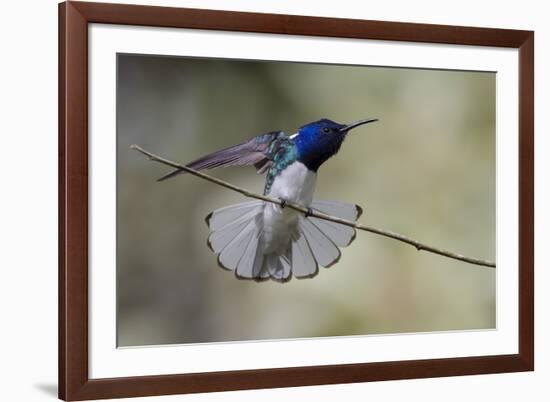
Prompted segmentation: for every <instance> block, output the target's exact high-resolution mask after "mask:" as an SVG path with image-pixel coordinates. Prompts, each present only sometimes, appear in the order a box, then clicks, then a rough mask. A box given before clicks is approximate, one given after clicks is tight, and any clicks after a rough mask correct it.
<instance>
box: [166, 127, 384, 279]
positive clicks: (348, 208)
mask: <svg viewBox="0 0 550 402" xmlns="http://www.w3.org/2000/svg"><path fill="white" fill-rule="evenodd" d="M375 121H377V119H364V120H359V121H357V122H355V123H351V124H347V125H346V124H338V123H336V122H334V121H332V120H329V119H321V120H318V121H315V122H312V123H308V124H306V125H304V126H302V127H300V128H299V129H298V131H297V132H296V133H295V134H293V135H290V136H289V135H287V134H285V133H284V132H282V131H273V132H269V133H267V134H262V135H259V136H257V137H254V138H252V139H250V140H249V141H246V142H244V143H242V144H239V145H235V146H232V147H229V148H225V149H222V150H220V151H217V152H214V153H212V154H209V155H206V156H203V157H202V158H199V159H197V160H195V161H193V162H191V163H189V164H187V165H186V166H188V167H190V168H193V169H195V170H204V169H214V168H218V167H227V166H245V165H254V166H255V167H256V169H257V171H258V173H265V172H267V177H266V183H265V188H264V194H265V195H269V196H271V197H276V198H279V199H281V201H282V202H283V206H284V202H293V203H297V204H300V205H303V206H305V207H307V208H310V209H311V210H318V211H320V212H323V213H326V214H328V215H333V216H336V217H340V218H344V219H348V220H352V221H355V220H357V219H358V218H359V216H360V214H361V208H360V207H359V206H357V205H354V204H348V203H343V202H339V201H314V200H313V193H314V191H315V182H316V177H317V171H318V169H319V167H320V166H321V165H322V164H323V163H324V162H326V161H327V160H328V159H329V158H330V157H331V156H333V155H335V154H336V153H337V152H338V151H339V150H340V146H341V145H342V143H343V142H344V139H345V138H346V135H347V134H348V133H349V131H350V130H351V129H353V128H356V127H359V126H361V125H363V124H367V123H371V122H375ZM181 173H184V171H183V170H175V171H173V172H171V173H169V174H167V175H166V176H163V177H161V178H160V179H159V181H162V180H166V179H168V178H170V177H173V176H175V175H177V174H181ZM206 222H207V224H208V226H209V227H210V230H211V232H212V233H211V234H210V236H209V237H208V246H209V247H210V249H211V250H212V251H213V252H214V253H215V254H216V255H217V257H218V264H219V265H220V266H222V267H223V268H225V269H229V270H232V271H234V272H235V275H236V276H237V277H238V278H241V279H254V280H265V279H269V278H271V279H274V280H276V281H279V282H285V281H287V280H290V279H291V277H292V275H294V276H295V277H297V278H308V277H309V278H310V277H313V276H315V275H316V274H317V272H318V265H321V266H323V267H329V266H331V265H333V264H335V263H336V262H337V261H338V259H339V258H340V250H339V248H338V247H345V246H348V245H349V244H350V243H351V242H352V241H353V240H354V238H355V229H353V228H351V227H349V226H344V225H341V224H338V223H334V222H331V221H326V220H322V219H318V218H315V217H311V216H310V217H308V216H304V215H303V214H300V213H299V212H297V211H295V210H292V209H290V208H284V207H281V206H280V205H277V204H273V203H269V202H264V201H250V202H245V203H241V204H236V205H231V206H228V207H225V208H221V209H217V210H215V211H213V212H211V213H210V214H209V215H208V216H207V218H206Z"/></svg>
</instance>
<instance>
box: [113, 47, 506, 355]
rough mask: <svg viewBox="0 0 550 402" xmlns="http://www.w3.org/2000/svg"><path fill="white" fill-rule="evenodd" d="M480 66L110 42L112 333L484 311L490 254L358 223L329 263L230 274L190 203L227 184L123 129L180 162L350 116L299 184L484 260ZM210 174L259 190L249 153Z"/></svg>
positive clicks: (485, 103) (202, 337)
mask: <svg viewBox="0 0 550 402" xmlns="http://www.w3.org/2000/svg"><path fill="white" fill-rule="evenodd" d="M495 78H496V77H495V74H494V73H488V72H460V71H438V70H420V69H397V68H378V67H363V66H339V65H318V64H302V63H287V62H261V61H231V60H213V59H193V58H173V57H161V56H140V55H119V56H118V89H117V119H118V121H117V124H118V127H117V130H118V134H117V142H118V143H117V147H118V149H117V158H118V160H117V309H118V311H117V327H118V328H117V333H118V340H117V341H118V345H119V346H135V345H150V344H172V343H194V342H216V341H234V340H255V339H275V338H300V337H318V336H341V335H360V334H383V333H399V332H418V331H441V330H465V329H480V328H494V327H495V270H493V269H491V268H484V267H479V266H475V265H469V264H466V263H463V262H459V261H454V260H451V259H447V258H444V257H440V256H437V255H433V254H429V253H426V252H417V251H416V249H415V248H414V247H411V246H408V245H405V244H403V243H400V242H397V241H394V240H390V239H386V238H383V237H380V236H377V235H373V234H369V233H366V232H359V233H358V234H357V238H356V240H355V242H354V243H352V244H351V246H349V247H348V248H345V249H343V253H342V258H341V260H340V262H338V263H337V264H336V265H335V266H333V267H331V268H329V269H324V268H320V272H319V275H317V276H316V277H315V278H313V279H305V280H296V279H293V280H291V281H290V282H288V283H285V284H279V283H275V282H272V281H268V282H263V283H256V282H251V281H242V280H237V279H236V278H235V277H234V275H233V273H232V272H228V271H224V270H222V269H220V268H219V267H218V266H217V264H216V257H215V256H214V254H212V252H211V251H210V250H209V249H208V248H207V246H206V238H207V236H208V230H207V226H206V224H205V222H204V217H205V216H206V215H207V214H208V213H209V212H210V211H212V210H214V209H216V208H220V207H223V206H226V205H229V204H233V203H237V202H242V201H244V199H243V197H242V196H240V195H238V194H236V193H233V192H231V191H229V190H225V189H223V188H221V187H218V186H215V185H213V184H210V183H207V182H205V181H202V180H201V179H198V178H195V177H192V176H180V177H178V178H176V179H173V180H170V181H167V182H162V183H157V182H155V180H156V178H158V177H159V176H161V175H163V174H164V173H166V172H167V171H168V169H167V168H166V167H165V166H162V165H159V164H156V163H153V162H149V161H147V159H146V158H144V157H143V156H142V155H140V154H138V153H137V152H135V151H131V150H130V149H129V146H130V145H131V144H134V143H136V144H139V145H141V146H143V147H144V148H146V149H148V150H150V151H152V152H154V153H158V154H160V155H163V156H165V157H167V158H170V159H173V160H176V161H180V162H188V161H191V160H193V159H195V158H197V157H199V156H202V155H204V154H207V153H210V152H213V151H215V150H218V149H220V148H223V147H227V146H230V145H234V144H237V143H240V142H242V141H244V140H246V139H248V138H250V137H253V136H255V135H258V134H261V133H264V132H267V131H272V130H278V129H281V130H284V131H286V132H287V133H294V132H295V130H296V128H297V127H299V126H300V125H302V124H305V123H307V122H310V121H313V120H317V119H319V118H322V117H326V118H330V119H332V120H335V121H337V122H340V123H348V122H352V121H354V120H357V119H361V118H365V117H377V118H379V119H380V121H379V122H378V123H375V124H372V125H368V126H366V127H364V128H361V129H358V130H357V131H356V132H352V133H351V134H350V136H349V137H348V138H347V140H346V142H345V143H344V145H343V147H342V149H341V151H340V153H339V154H338V155H337V156H336V157H334V158H333V159H331V160H330V161H328V162H327V163H326V164H325V165H324V166H323V167H321V169H320V171H319V177H318V185H317V192H316V196H315V198H318V199H337V200H342V201H347V202H353V203H357V204H360V205H361V206H362V207H363V209H364V214H363V216H362V218H361V221H362V222H364V223H366V224H369V225H373V226H377V227H380V228H383V229H387V230H392V231H396V232H399V233H402V234H405V235H408V236H411V237H414V238H416V239H417V240H419V241H423V242H425V243H428V244H431V245H434V246H439V247H442V248H446V249H450V250H453V251H456V252H460V253H463V254H466V255H469V256H472V257H478V258H484V259H494V258H495V228H496V221H495V206H496V199H495V190H496V182H495V169H496V160H495V131H496V130H495V102H496V98H495V96H496V87H495V85H496V84H495ZM212 173H213V174H214V175H216V176H218V177H220V178H222V179H224V180H228V181H230V182H232V183H235V184H237V185H240V186H244V187H246V188H248V189H251V190H255V191H257V192H262V190H263V184H264V177H263V176H259V175H257V174H256V173H255V171H254V169H253V168H250V167H248V168H247V167H242V168H241V167H237V168H229V169H222V170H216V171H213V172H212Z"/></svg>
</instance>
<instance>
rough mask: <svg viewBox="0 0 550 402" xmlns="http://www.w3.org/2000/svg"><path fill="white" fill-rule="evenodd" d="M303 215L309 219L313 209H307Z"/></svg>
mask: <svg viewBox="0 0 550 402" xmlns="http://www.w3.org/2000/svg"><path fill="white" fill-rule="evenodd" d="M305 215H306V218H309V217H310V216H311V215H313V209H311V208H308V209H307V211H306V214H305Z"/></svg>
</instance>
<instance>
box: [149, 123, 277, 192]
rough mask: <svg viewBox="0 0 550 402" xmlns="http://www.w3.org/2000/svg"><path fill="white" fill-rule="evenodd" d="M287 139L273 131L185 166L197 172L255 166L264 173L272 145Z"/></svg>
mask: <svg viewBox="0 0 550 402" xmlns="http://www.w3.org/2000/svg"><path fill="white" fill-rule="evenodd" d="M287 139H288V136H287V135H286V134H285V133H283V132H282V131H273V132H270V133H267V134H262V135H259V136H257V137H254V138H252V139H250V140H249V141H247V142H243V143H242V144H238V145H234V146H232V147H229V148H225V149H222V150H220V151H217V152H214V153H211V154H208V155H206V156H203V157H202V158H199V159H196V160H194V161H192V162H190V163H188V164H187V165H185V166H187V167H190V168H192V169H195V170H205V169H215V168H219V167H228V166H248V165H254V166H255V167H256V169H257V170H258V173H264V172H265V171H266V170H267V169H268V168H269V165H270V163H271V157H272V155H271V154H272V149H273V146H272V145H275V143H276V142H277V141H280V140H287ZM182 173H185V171H184V170H181V169H176V170H174V171H172V172H170V173H168V174H167V175H165V176H162V177H161V178H160V179H158V181H163V180H166V179H169V178H171V177H174V176H176V175H178V174H182Z"/></svg>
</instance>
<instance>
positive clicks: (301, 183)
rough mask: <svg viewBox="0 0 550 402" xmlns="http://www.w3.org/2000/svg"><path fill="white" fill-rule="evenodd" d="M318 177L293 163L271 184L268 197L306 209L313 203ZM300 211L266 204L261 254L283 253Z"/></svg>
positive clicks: (304, 167) (299, 163) (300, 165)
mask: <svg viewBox="0 0 550 402" xmlns="http://www.w3.org/2000/svg"><path fill="white" fill-rule="evenodd" d="M316 180H317V174H316V173H315V172H312V171H311V170H309V169H308V168H307V167H306V166H305V165H304V164H303V163H301V162H294V163H292V164H291V165H289V166H288V167H287V168H286V169H284V170H283V171H282V172H281V173H280V174H279V175H278V176H277V177H275V179H274V180H273V184H272V185H271V189H270V191H269V195H270V196H271V197H276V198H281V199H283V200H286V201H289V202H293V203H297V204H300V205H303V206H305V207H308V206H309V205H310V204H311V202H312V200H313V193H314V191H315V183H316ZM298 216H299V212H297V211H295V210H293V209H290V208H286V209H282V208H281V207H280V206H278V205H275V204H271V203H266V204H265V206H264V230H263V236H264V252H265V253H266V254H267V253H277V254H282V253H284V252H285V251H286V249H287V247H288V244H289V241H290V238H291V236H292V235H293V233H295V231H296V230H297V225H298Z"/></svg>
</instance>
